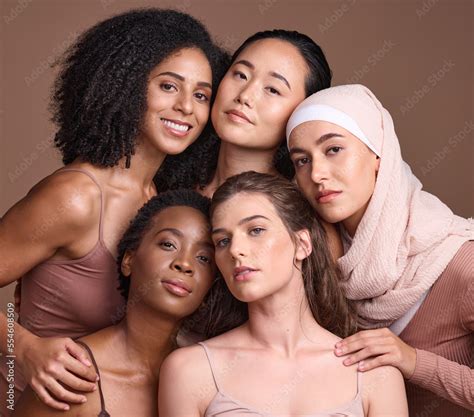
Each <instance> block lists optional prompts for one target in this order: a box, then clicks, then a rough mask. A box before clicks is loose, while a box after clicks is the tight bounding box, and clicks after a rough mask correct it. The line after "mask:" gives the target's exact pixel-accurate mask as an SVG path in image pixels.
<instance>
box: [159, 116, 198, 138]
mask: <svg viewBox="0 0 474 417" xmlns="http://www.w3.org/2000/svg"><path fill="white" fill-rule="evenodd" d="M160 120H161V122H162V123H163V126H164V127H165V129H166V130H167V131H168V132H169V133H170V134H172V135H173V136H178V137H184V136H186V135H187V134H188V133H189V132H190V131H191V129H192V128H193V126H192V124H190V123H188V122H183V121H182V120H177V119H168V118H166V117H160ZM165 121H168V122H171V123H175V124H178V125H181V126H188V130H184V131H181V130H177V129H173V128H172V127H171V126H167V125H166V124H165V123H164V122H165Z"/></svg>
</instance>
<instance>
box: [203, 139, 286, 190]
mask: <svg viewBox="0 0 474 417" xmlns="http://www.w3.org/2000/svg"><path fill="white" fill-rule="evenodd" d="M274 154H275V150H274V149H270V150H258V149H249V148H243V147H240V146H236V145H233V144H231V143H228V142H223V141H221V146H220V149H219V156H218V160H217V168H216V173H215V174H214V177H213V179H212V181H211V184H212V185H213V188H214V190H215V189H217V188H219V186H221V185H222V184H223V183H224V182H225V180H226V179H227V178H229V177H232V176H233V175H237V174H240V173H242V172H245V171H256V172H260V173H262V174H273V175H278V172H277V170H276V169H275V167H274V166H273V156H274Z"/></svg>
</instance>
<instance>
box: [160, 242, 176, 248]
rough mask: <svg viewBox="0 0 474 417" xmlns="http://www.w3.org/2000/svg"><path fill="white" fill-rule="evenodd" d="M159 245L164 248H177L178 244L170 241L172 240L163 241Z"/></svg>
mask: <svg viewBox="0 0 474 417" xmlns="http://www.w3.org/2000/svg"><path fill="white" fill-rule="evenodd" d="M159 246H160V247H161V248H163V249H164V250H173V249H176V246H175V245H174V243H172V242H170V241H163V242H160V243H159Z"/></svg>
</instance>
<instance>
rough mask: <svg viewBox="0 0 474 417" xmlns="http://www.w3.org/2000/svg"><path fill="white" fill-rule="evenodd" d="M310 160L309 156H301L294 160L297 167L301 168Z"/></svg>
mask: <svg viewBox="0 0 474 417" xmlns="http://www.w3.org/2000/svg"><path fill="white" fill-rule="evenodd" d="M308 162H309V158H306V157H304V158H299V159H296V160H295V161H294V164H295V167H297V168H300V167H302V166H303V165H306V164H307V163H308Z"/></svg>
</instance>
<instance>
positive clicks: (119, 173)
mask: <svg viewBox="0 0 474 417" xmlns="http://www.w3.org/2000/svg"><path fill="white" fill-rule="evenodd" d="M211 82H212V73H211V68H210V65H209V63H208V61H207V59H206V57H205V55H204V54H203V53H202V52H201V51H200V50H197V49H189V48H186V49H182V50H180V51H178V52H176V53H175V54H173V55H171V56H169V57H168V58H167V59H165V60H163V61H162V62H161V63H160V64H159V65H157V66H156V67H155V68H154V69H153V71H152V72H151V74H150V77H149V82H148V90H147V110H146V114H145V118H144V123H143V125H142V127H141V129H140V133H139V135H138V137H137V138H136V147H135V154H134V155H132V157H131V166H130V168H129V169H126V168H125V158H123V159H122V160H120V161H119V164H118V165H117V166H114V167H112V168H102V167H97V166H94V165H91V164H89V163H85V162H81V161H79V160H76V161H74V162H73V163H72V164H70V165H69V167H74V168H84V169H86V170H88V171H89V172H91V173H92V174H93V175H94V176H95V177H96V178H97V180H98V181H99V183H100V184H101V187H102V189H103V192H104V206H105V212H104V220H103V221H104V240H105V243H106V246H107V248H108V249H109V250H110V252H111V253H112V255H114V256H116V250H115V248H116V245H117V243H118V240H119V238H120V236H121V235H122V234H123V232H124V230H125V229H126V228H127V226H128V223H129V221H130V219H132V218H133V216H134V215H135V214H136V212H137V210H138V209H139V208H140V207H141V206H142V205H143V204H144V203H145V202H147V201H148V200H149V199H150V198H151V197H153V196H154V195H156V193H157V190H156V188H155V186H154V183H153V177H154V176H155V174H156V172H157V170H158V169H159V167H160V165H161V163H162V162H163V160H164V158H165V156H166V155H167V154H176V153H179V152H182V151H184V150H185V149H186V148H187V147H188V146H189V145H190V144H191V143H192V142H194V141H195V140H196V139H197V138H198V136H199V134H200V133H201V132H202V130H203V128H204V127H205V125H206V123H207V121H208V118H209V112H210V97H211V89H212V85H211ZM163 119H171V120H180V121H182V122H186V123H189V124H190V125H191V126H192V128H191V129H190V130H189V131H188V133H187V134H186V135H185V136H182V135H181V136H177V135H176V134H174V133H173V132H171V131H170V130H169V128H167V127H166V126H165V124H164V123H163ZM99 216H100V191H99V189H98V188H97V186H96V185H95V184H94V183H93V182H92V181H91V180H90V179H89V178H88V177H87V176H85V175H84V174H81V173H78V172H62V171H61V170H58V171H56V172H54V173H53V174H51V175H50V176H48V177H46V178H45V179H43V180H42V181H40V182H39V183H38V184H36V185H35V186H34V187H33V188H32V189H31V191H30V192H29V193H28V194H27V196H26V197H24V198H23V199H22V200H20V201H19V202H18V203H16V204H15V205H14V206H13V207H12V208H11V209H10V210H9V211H8V212H7V213H6V214H5V216H4V217H3V218H2V219H1V221H0V251H1V253H2V258H1V260H0V286H1V287H4V286H6V285H8V284H10V283H11V282H13V281H15V280H17V279H18V278H20V277H21V276H23V275H24V274H25V273H27V272H28V271H29V270H31V269H32V268H34V267H35V266H36V265H38V264H41V263H42V262H44V261H46V260H50V259H51V260H53V259H54V260H63V259H67V260H72V259H78V258H80V257H82V256H84V255H85V254H87V253H88V252H90V250H91V249H92V248H93V247H94V246H95V244H96V242H97V239H98V228H99ZM45 222H47V223H46V224H48V225H49V226H48V227H46V228H45V227H44V225H45ZM32 236H33V237H34V236H39V238H38V239H33V238H32ZM0 340H2V341H6V317H5V315H4V314H3V313H0ZM0 348H1V351H2V352H3V353H6V343H5V342H2V344H1V346H0ZM15 355H16V366H17V367H18V368H19V369H21V372H22V374H23V375H24V376H25V378H26V380H27V381H28V383H29V384H30V385H31V387H32V388H33V389H34V391H35V392H36V393H37V395H38V397H39V398H40V399H41V400H42V401H43V402H45V403H46V404H47V405H48V406H50V407H53V408H56V409H60V410H65V409H68V408H69V403H81V402H82V401H84V400H85V399H86V396H85V395H83V392H90V391H93V390H94V389H96V384H95V381H96V378H97V375H96V373H95V371H94V369H93V368H92V367H91V364H90V361H89V360H88V358H87V355H85V354H84V352H83V350H82V348H80V347H79V346H78V345H76V344H75V343H74V342H73V341H72V340H71V339H70V338H67V337H55V338H40V337H37V336H35V335H34V334H32V333H31V332H29V331H28V330H26V329H24V328H23V327H22V326H20V325H19V324H18V323H16V324H15ZM91 381H92V382H91ZM62 384H66V385H68V386H69V387H71V390H69V389H66V387H64V386H63V385H62ZM0 385H1V386H0V389H1V391H2V392H6V389H7V388H6V387H4V386H3V383H2V384H0ZM78 391H79V393H78ZM17 398H18V393H17Z"/></svg>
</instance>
